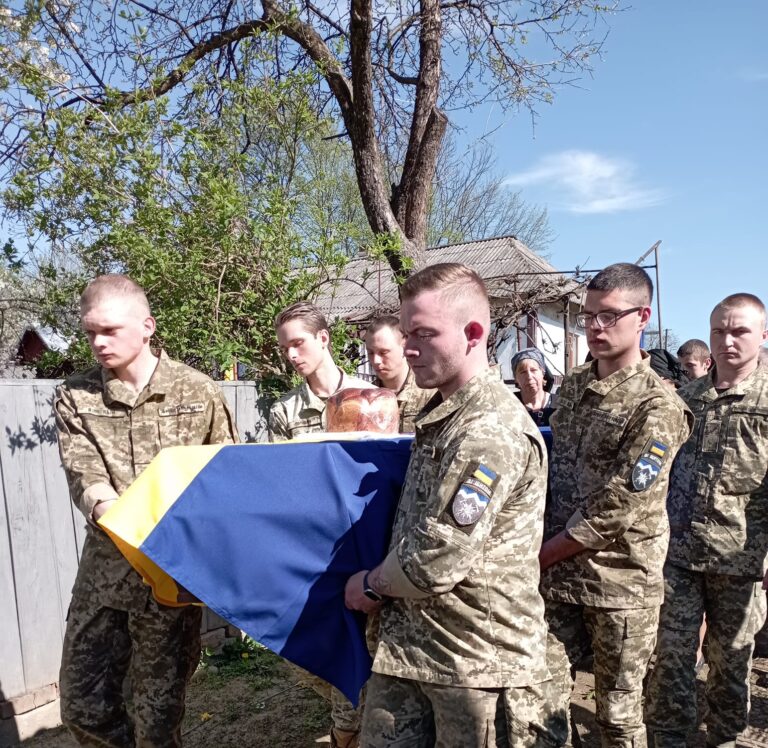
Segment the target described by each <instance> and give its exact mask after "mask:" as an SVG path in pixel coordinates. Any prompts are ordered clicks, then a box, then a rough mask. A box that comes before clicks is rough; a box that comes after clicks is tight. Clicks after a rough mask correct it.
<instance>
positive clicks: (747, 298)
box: [712, 293, 765, 326]
mask: <svg viewBox="0 0 768 748" xmlns="http://www.w3.org/2000/svg"><path fill="white" fill-rule="evenodd" d="M742 306H751V307H754V308H755V309H757V311H758V312H760V314H761V315H762V317H763V326H765V304H763V302H762V301H761V300H760V299H759V298H758V297H757V296H755V295H754V294H751V293H732V294H731V295H730V296H726V297H725V298H724V299H723V300H722V301H721V302H720V303H719V304H717V305H716V306H715V309H737V308H739V307H742ZM715 309H713V310H712V313H713V314H714V312H715Z"/></svg>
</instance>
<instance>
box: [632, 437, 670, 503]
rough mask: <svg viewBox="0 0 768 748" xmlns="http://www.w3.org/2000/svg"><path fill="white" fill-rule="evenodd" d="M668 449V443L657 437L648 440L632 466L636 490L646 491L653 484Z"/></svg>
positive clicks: (633, 482)
mask: <svg viewBox="0 0 768 748" xmlns="http://www.w3.org/2000/svg"><path fill="white" fill-rule="evenodd" d="M668 449H669V448H668V447H667V445H666V444H664V443H663V442H660V441H658V440H657V439H649V440H648V443H647V444H646V445H645V449H643V451H642V454H641V455H640V457H638V458H637V462H635V466H634V467H633V468H632V487H633V488H634V489H635V491H646V490H648V489H649V488H650V487H651V486H652V485H653V483H654V482H655V481H656V478H658V477H659V473H661V466H662V465H663V464H664V458H665V457H666V455H667V451H668Z"/></svg>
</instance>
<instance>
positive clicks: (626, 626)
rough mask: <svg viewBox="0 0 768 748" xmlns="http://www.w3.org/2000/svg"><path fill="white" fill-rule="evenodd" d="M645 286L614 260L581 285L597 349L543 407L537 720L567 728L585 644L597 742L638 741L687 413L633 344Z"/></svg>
mask: <svg viewBox="0 0 768 748" xmlns="http://www.w3.org/2000/svg"><path fill="white" fill-rule="evenodd" d="M652 293H653V288H652V286H651V282H650V279H649V278H648V276H647V274H646V273H645V271H643V270H642V269H640V268H638V267H637V266H635V265H629V264H626V263H619V264H617V265H612V266H610V267H608V268H606V269H605V270H603V271H601V272H600V273H598V274H597V275H596V276H595V278H594V279H593V280H592V281H591V282H590V284H589V286H588V287H587V297H586V302H585V307H584V309H585V311H584V312H583V313H582V314H580V315H578V317H577V318H576V319H577V324H578V325H579V326H580V327H582V328H586V330H587V342H588V344H589V349H590V351H591V352H592V355H593V356H594V358H595V359H596V360H595V361H593V362H592V363H590V364H585V365H584V366H581V367H578V368H576V369H574V370H573V371H572V372H571V373H570V374H569V375H568V376H567V377H566V378H565V381H564V382H563V384H562V386H561V388H560V391H559V399H558V409H557V410H556V411H555V413H554V415H553V416H552V420H551V426H552V433H553V447H552V467H551V471H550V489H551V501H550V505H549V507H548V510H547V521H546V530H545V534H546V537H547V538H548V539H547V540H546V541H545V543H544V545H543V546H542V549H541V568H542V580H541V588H542V593H543V595H544V598H545V600H546V606H547V622H548V624H549V631H550V633H549V639H548V651H547V664H548V666H549V669H550V672H551V673H552V677H553V679H552V681H551V683H550V685H551V691H552V693H551V695H550V697H549V703H548V705H547V707H546V711H547V713H548V718H547V720H546V721H547V723H548V727H549V728H550V731H551V737H552V739H553V740H554V742H556V743H558V744H563V743H565V742H566V740H567V738H568V705H569V699H570V692H571V688H572V678H571V668H573V667H575V666H576V665H577V664H578V662H579V661H580V660H581V659H582V658H583V657H584V656H585V655H587V654H588V653H589V652H593V653H594V673H595V698H596V719H597V723H598V725H599V727H600V731H601V736H602V744H603V745H604V746H611V747H612V748H618V747H620V746H621V747H623V746H627V747H629V746H642V745H645V728H644V726H643V715H642V683H643V678H644V676H645V673H646V669H647V666H648V662H649V660H650V657H651V654H652V652H653V646H654V642H655V640H656V629H657V625H658V614H659V606H660V604H661V600H662V594H663V578H662V567H663V563H664V555H665V553H666V546H667V537H668V528H667V519H666V514H665V512H664V501H665V497H666V490H667V482H668V476H669V470H670V466H671V464H672V460H673V458H674V456H675V454H676V452H677V450H678V449H679V448H680V445H681V444H682V443H683V441H684V440H685V439H686V437H687V436H688V433H689V431H690V426H691V420H692V419H691V416H690V413H689V412H688V410H687V409H686V408H685V406H684V404H683V402H682V401H681V400H680V399H679V398H678V397H677V395H676V394H675V393H674V392H672V391H671V390H669V389H668V388H667V387H665V386H664V384H663V383H662V382H661V380H660V379H659V377H658V376H657V375H656V374H655V373H654V372H653V371H651V368H650V365H649V359H648V355H647V354H646V353H645V352H642V351H641V350H640V334H641V332H642V330H643V329H644V328H645V326H646V325H647V323H648V319H649V317H650V313H651V310H650V308H649V304H650V303H651V297H652Z"/></svg>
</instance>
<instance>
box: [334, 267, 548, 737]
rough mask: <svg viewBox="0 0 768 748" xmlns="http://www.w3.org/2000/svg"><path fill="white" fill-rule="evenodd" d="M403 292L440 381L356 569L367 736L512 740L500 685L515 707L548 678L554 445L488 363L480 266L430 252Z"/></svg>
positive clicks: (524, 718)
mask: <svg viewBox="0 0 768 748" xmlns="http://www.w3.org/2000/svg"><path fill="white" fill-rule="evenodd" d="M401 294H402V300H403V307H402V312H401V320H402V323H403V330H404V331H405V333H406V336H407V338H406V349H405V350H406V355H407V356H408V360H409V363H410V364H411V368H412V369H413V372H414V376H415V378H416V383H417V385H418V386H420V387H436V388H437V389H438V390H439V395H437V396H435V397H434V398H433V399H432V400H431V401H430V403H429V406H428V409H427V410H425V411H424V413H423V414H422V416H421V417H420V418H419V419H418V420H417V422H416V439H415V446H414V450H413V453H412V457H411V461H410V463H409V466H408V472H407V476H406V480H405V485H404V487H403V493H402V496H401V499H400V504H399V508H398V511H397V515H396V519H395V524H394V528H393V535H392V540H391V545H390V551H389V554H388V555H387V557H386V558H385V560H384V561H383V562H382V563H381V564H380V565H379V566H378V567H376V568H375V569H373V570H372V571H367V570H362V571H360V572H359V573H357V574H355V575H354V576H353V577H351V578H350V579H349V581H348V582H347V588H346V602H347V606H348V607H350V608H352V609H355V610H362V611H364V612H371V611H372V610H376V609H378V608H379V606H380V604H381V602H380V601H383V607H381V629H380V640H379V644H378V648H377V651H376V656H375V659H374V664H373V671H374V672H373V675H372V676H371V679H370V680H369V682H368V698H367V703H366V710H365V715H364V718H363V739H362V743H363V745H364V746H366V748H377V747H378V746H382V747H383V746H391V745H409V746H414V747H416V746H424V748H426V747H427V746H434V745H439V746H443V747H444V748H451V747H454V746H455V748H473V746H477V747H480V746H491V745H497V744H498V745H506V743H505V742H504V740H505V739H506V738H505V732H506V729H507V728H506V725H505V724H504V722H505V720H504V719H503V714H504V706H505V700H504V699H503V698H502V696H503V695H504V692H505V690H507V691H514V692H517V693H516V698H514V697H510V698H509V700H508V703H509V704H510V705H512V704H519V705H520V706H521V708H522V706H523V705H524V698H523V696H524V695H525V693H526V692H527V691H528V690H529V689H530V688H531V687H532V686H535V685H536V684H539V683H541V682H542V681H544V680H545V679H546V677H547V673H546V666H545V642H546V628H545V624H544V603H543V600H542V599H541V596H540V594H539V592H538V579H539V568H538V559H537V553H538V548H539V546H540V543H541V528H542V519H543V510H544V494H545V489H546V450H545V447H544V444H543V441H542V439H541V436H540V434H539V432H538V429H537V428H536V427H535V425H534V424H533V422H532V421H531V419H530V418H529V417H528V414H527V413H526V411H525V409H524V408H523V406H522V405H521V404H520V403H519V402H518V400H517V399H516V398H515V397H514V395H513V394H512V393H511V392H509V390H508V388H507V387H506V386H505V385H504V383H503V382H502V381H501V380H500V379H499V377H498V374H497V372H495V371H493V370H492V369H490V368H489V366H488V358H487V353H486V343H487V337H488V330H489V327H490V312H489V305H488V297H487V294H486V291H485V286H484V284H483V282H482V280H481V279H480V278H479V276H478V275H477V274H476V273H475V272H474V271H472V270H470V269H469V268H467V267H465V266H463V265H456V264H443V265H432V266H430V267H428V268H426V269H425V270H422V271H421V272H419V273H417V274H415V275H414V276H412V277H411V278H410V279H409V280H408V281H407V282H406V283H405V285H404V286H403V287H402V291H401ZM499 714H501V715H502V719H497V717H498V715H499ZM513 717H514V718H516V719H513ZM508 724H509V727H510V728H511V731H512V733H513V734H512V736H511V742H512V744H513V745H520V746H522V745H529V744H531V743H533V742H535V740H536V734H535V732H534V731H532V729H531V726H530V725H529V724H528V714H527V713H526V714H522V713H518V714H516V715H511V717H510V719H509V720H508Z"/></svg>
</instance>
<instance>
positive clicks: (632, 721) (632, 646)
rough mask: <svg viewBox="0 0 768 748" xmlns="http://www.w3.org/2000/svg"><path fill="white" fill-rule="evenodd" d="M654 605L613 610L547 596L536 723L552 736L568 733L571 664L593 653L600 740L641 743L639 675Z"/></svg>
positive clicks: (618, 745) (559, 741) (630, 746)
mask: <svg viewBox="0 0 768 748" xmlns="http://www.w3.org/2000/svg"><path fill="white" fill-rule="evenodd" d="M658 622H659V608H658V607H657V606H653V607H651V608H631V609H626V610H615V609H610V608H603V607H594V606H584V605H575V604H572V603H561V602H558V601H554V600H547V623H548V625H549V638H548V642H547V666H548V668H549V670H550V672H551V674H552V679H551V680H550V681H548V682H546V683H544V684H542V685H543V687H544V689H545V691H544V697H545V698H544V714H543V715H542V716H541V717H540V723H541V724H542V725H543V726H544V727H545V729H546V730H547V731H548V732H549V735H550V739H551V741H552V742H553V743H554V744H556V745H565V744H566V742H567V740H568V739H569V728H570V720H569V702H570V696H571V690H572V688H573V678H572V669H571V668H572V667H575V666H576V665H577V664H578V663H579V662H581V661H582V660H583V659H584V658H585V657H586V656H587V655H589V654H590V653H592V654H594V674H595V721H596V722H597V724H598V727H599V729H600V734H601V740H602V745H603V746H606V748H607V747H608V746H610V747H611V748H639V747H641V746H645V745H646V736H645V726H644V725H643V706H642V703H643V679H644V678H645V675H646V672H647V669H648V662H649V661H650V659H651V655H652V653H653V647H654V643H655V641H656V630H657V628H658Z"/></svg>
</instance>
